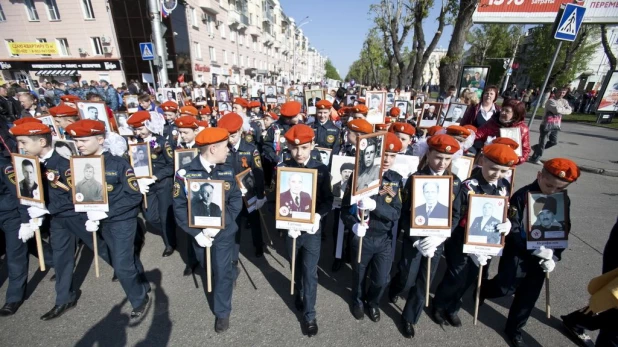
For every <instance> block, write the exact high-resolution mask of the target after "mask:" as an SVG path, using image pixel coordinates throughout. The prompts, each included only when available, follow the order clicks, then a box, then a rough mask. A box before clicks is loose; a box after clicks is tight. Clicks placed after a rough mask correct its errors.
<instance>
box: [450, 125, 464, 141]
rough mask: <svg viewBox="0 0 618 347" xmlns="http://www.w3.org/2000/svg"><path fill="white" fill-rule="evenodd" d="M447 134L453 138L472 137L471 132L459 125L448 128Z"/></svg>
mask: <svg viewBox="0 0 618 347" xmlns="http://www.w3.org/2000/svg"><path fill="white" fill-rule="evenodd" d="M446 133H447V134H449V135H453V136H463V137H464V138H466V137H468V136H470V130H468V129H466V128H464V127H461V126H459V125H451V126H449V127H448V128H446Z"/></svg>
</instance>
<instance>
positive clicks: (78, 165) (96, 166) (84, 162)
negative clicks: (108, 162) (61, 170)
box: [71, 156, 107, 204]
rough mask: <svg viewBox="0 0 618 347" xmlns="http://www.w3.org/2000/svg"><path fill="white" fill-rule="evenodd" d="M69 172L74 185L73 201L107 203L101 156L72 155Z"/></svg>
mask: <svg viewBox="0 0 618 347" xmlns="http://www.w3.org/2000/svg"><path fill="white" fill-rule="evenodd" d="M71 174H72V176H73V183H74V185H75V189H74V191H73V201H74V203H76V204H87V203H90V204H92V203H98V204H102V203H107V189H106V186H105V171H104V170H103V159H102V157H100V156H93V157H72V158H71Z"/></svg>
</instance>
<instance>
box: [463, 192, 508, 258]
mask: <svg viewBox="0 0 618 347" xmlns="http://www.w3.org/2000/svg"><path fill="white" fill-rule="evenodd" d="M508 203H509V200H508V197H506V196H494V195H478V194H471V195H469V200H468V219H467V221H466V235H465V239H464V244H465V245H468V246H481V247H490V248H503V247H504V234H500V233H499V232H498V231H497V230H496V226H497V225H498V224H502V223H504V222H506V218H507V207H508ZM489 206H490V207H491V209H490V208H489ZM483 221H484V222H485V223H484V224H483ZM464 252H465V251H464Z"/></svg>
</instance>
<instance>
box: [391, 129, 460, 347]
mask: <svg viewBox="0 0 618 347" xmlns="http://www.w3.org/2000/svg"><path fill="white" fill-rule="evenodd" d="M395 124H396V125H395V126H396V127H400V126H401V125H400V124H405V125H407V126H409V127H410V128H411V127H412V126H411V125H409V124H407V123H395ZM397 130H399V129H397ZM427 145H428V146H429V149H428V151H427V153H426V154H424V155H425V158H426V160H425V162H426V163H427V165H426V166H424V167H423V168H422V169H420V170H419V171H417V172H416V173H414V174H413V176H414V175H426V176H448V175H450V172H448V170H447V168H448V167H449V165H450V163H451V159H452V158H453V154H454V153H456V152H457V151H458V150H459V143H458V142H457V141H456V140H455V139H454V138H452V137H450V136H448V135H437V136H432V137H431V138H430V139H429V140H428V141H427ZM460 185H461V181H460V180H459V179H458V178H457V177H453V194H454V195H453V196H455V195H457V193H458V192H459V187H460ZM403 191H404V193H403V209H402V212H401V219H400V220H399V231H400V232H401V233H402V234H403V235H404V236H403V237H404V239H403V246H402V248H401V253H402V256H401V259H399V264H398V266H397V268H398V270H399V271H398V272H397V274H396V275H395V277H393V279H392V280H391V284H390V288H389V293H388V297H389V299H390V301H391V302H392V303H396V302H397V300H398V298H399V295H400V294H401V293H403V292H405V291H406V290H409V291H408V298H407V301H406V305H405V307H404V308H403V312H402V314H401V332H402V334H403V335H404V336H405V337H407V338H412V337H414V334H415V331H414V325H416V324H417V323H418V320H419V319H420V317H421V314H422V313H423V306H424V305H425V295H426V284H427V278H428V277H427V262H428V261H430V262H431V269H432V270H433V271H431V274H430V276H429V282H430V283H431V281H432V280H433V278H434V276H435V275H436V272H437V271H436V270H437V269H438V265H439V264H440V256H441V255H442V251H443V249H444V246H443V245H442V244H443V243H444V241H445V238H443V237H439V236H428V237H420V236H410V225H411V223H410V217H411V210H412V196H413V195H414V191H413V187H412V179H411V178H410V179H408V181H407V182H406V187H405V189H404V190H403Z"/></svg>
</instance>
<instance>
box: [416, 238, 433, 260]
mask: <svg viewBox="0 0 618 347" xmlns="http://www.w3.org/2000/svg"><path fill="white" fill-rule="evenodd" d="M413 246H414V247H416V249H418V251H419V252H421V254H422V255H423V257H428V258H433V253H434V252H435V250H433V251H434V252H431V253H429V252H427V251H426V250H425V249H424V248H423V247H422V246H421V240H418V241H416V242H414V245H413Z"/></svg>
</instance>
